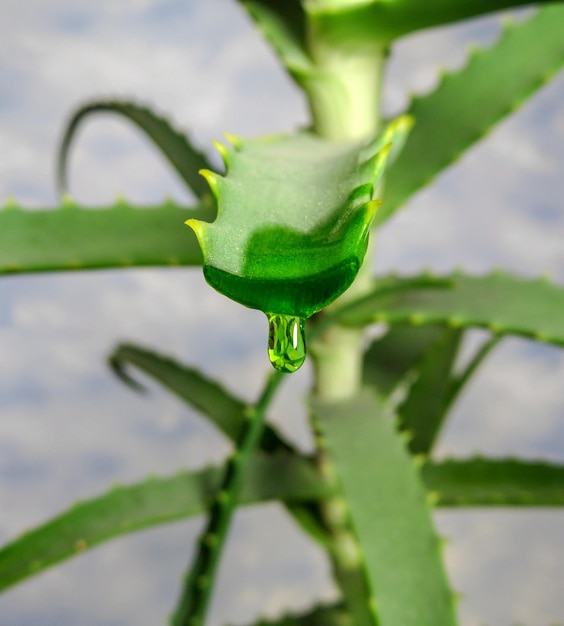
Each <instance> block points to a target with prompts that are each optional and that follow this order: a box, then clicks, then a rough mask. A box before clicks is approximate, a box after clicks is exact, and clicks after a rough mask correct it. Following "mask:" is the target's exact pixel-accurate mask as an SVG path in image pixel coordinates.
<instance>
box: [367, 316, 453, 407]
mask: <svg viewBox="0 0 564 626" xmlns="http://www.w3.org/2000/svg"><path fill="white" fill-rule="evenodd" d="M444 332H445V329H444V327H443V326H440V325H438V324H437V325H435V324H426V325H424V326H410V325H408V324H393V325H392V326H390V327H389V328H388V330H387V332H386V334H384V335H382V336H381V337H378V338H377V339H375V340H374V341H373V342H372V344H371V345H370V347H369V348H368V350H367V351H366V353H365V355H364V366H363V380H364V383H365V384H367V385H371V386H373V387H374V388H375V389H376V390H377V391H378V392H379V393H380V394H382V395H384V396H387V395H389V394H390V393H392V391H393V390H394V389H395V388H396V387H397V386H398V384H400V383H401V382H402V381H403V380H404V379H405V377H406V376H407V375H408V374H409V372H411V371H412V370H413V369H414V368H415V367H416V365H417V363H418V362H419V360H420V359H421V358H422V356H423V355H424V354H425V352H426V351H427V349H429V348H430V346H431V345H433V343H434V342H435V341H436V340H437V339H438V338H439V337H440V336H441V335H442V334H443V333H444Z"/></svg>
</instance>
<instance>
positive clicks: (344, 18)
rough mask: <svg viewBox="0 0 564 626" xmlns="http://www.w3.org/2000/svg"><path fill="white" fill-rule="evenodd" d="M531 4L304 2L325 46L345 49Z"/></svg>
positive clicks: (493, 0)
mask: <svg viewBox="0 0 564 626" xmlns="http://www.w3.org/2000/svg"><path fill="white" fill-rule="evenodd" d="M548 2H550V0H539V1H538V2H536V3H535V4H545V3H548ZM530 4H531V2H530V0H487V1H485V0H464V1H463V2H453V1H452V0H427V2H424V3H423V2H421V1H420V0H394V2H382V0H358V1H355V0H353V1H352V2H351V0H306V2H305V7H306V11H307V12H308V14H309V17H310V20H311V22H312V23H313V25H314V28H315V29H316V30H318V31H322V32H323V37H324V39H325V40H326V42H327V44H328V45H331V46H335V47H338V48H345V49H346V48H347V46H351V45H353V46H359V45H364V46H370V45H374V44H376V45H379V46H381V47H383V46H385V45H386V44H388V43H390V42H391V41H393V40H394V39H397V38H398V37H401V36H403V35H406V34H409V33H411V32H413V31H416V30H421V29H424V28H430V27H434V26H440V25H442V24H449V23H452V22H458V21H461V20H465V19H468V18H472V17H477V16H479V15H484V14H487V13H492V12H495V11H503V10H505V9H511V8H517V7H520V6H524V5H530Z"/></svg>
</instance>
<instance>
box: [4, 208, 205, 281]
mask: <svg viewBox="0 0 564 626" xmlns="http://www.w3.org/2000/svg"><path fill="white" fill-rule="evenodd" d="M214 214H215V209H214V207H213V206H212V205H211V204H210V203H203V204H201V205H200V206H198V207H195V208H192V209H190V208H186V207H180V206H178V205H176V204H175V203H173V202H166V203H164V204H162V205H160V206H153V207H134V206H132V205H130V204H128V203H127V202H125V201H119V202H117V203H116V204H114V205H113V206H110V207H104V208H96V209H94V208H92V209H91V208H86V207H80V206H78V205H75V204H74V203H72V202H67V203H65V204H63V205H62V206H60V207H57V208H55V209H54V210H51V209H49V210H23V209H21V208H20V207H18V206H17V205H14V204H10V205H8V206H6V207H4V208H3V209H1V210H0V275H1V274H14V273H27V272H45V271H65V270H76V269H102V268H114V267H147V266H162V265H164V266H167V265H172V266H175V265H189V266H190V265H201V254H200V249H199V247H198V244H197V242H196V239H195V237H193V235H191V233H189V232H187V230H186V228H184V227H183V225H182V223H183V221H185V220H186V219H187V218H190V217H198V218H199V219H213V216H214Z"/></svg>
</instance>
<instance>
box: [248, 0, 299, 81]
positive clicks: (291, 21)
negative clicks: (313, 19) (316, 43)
mask: <svg viewBox="0 0 564 626" xmlns="http://www.w3.org/2000/svg"><path fill="white" fill-rule="evenodd" d="M242 4H243V6H244V7H245V8H246V9H247V11H248V12H249V14H250V15H251V17H252V18H253V20H254V22H255V24H256V25H257V26H258V28H259V29H260V30H261V31H262V33H263V35H264V36H265V37H266V39H267V40H268V41H269V43H270V44H271V45H272V47H273V48H274V50H275V51H276V53H277V54H278V56H279V57H280V59H281V61H282V63H283V64H284V66H285V67H286V68H288V69H289V70H290V73H292V72H295V71H299V70H300V68H308V67H310V59H309V56H308V53H307V52H306V48H307V42H306V21H305V13H304V10H303V8H302V5H301V2H300V0H284V2H279V0H243V2H242Z"/></svg>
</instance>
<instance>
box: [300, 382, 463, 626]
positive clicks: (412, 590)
mask: <svg viewBox="0 0 564 626" xmlns="http://www.w3.org/2000/svg"><path fill="white" fill-rule="evenodd" d="M312 410H313V413H314V415H315V416H316V418H317V419H318V420H319V425H320V428H321V432H322V434H323V436H324V438H325V439H326V443H327V447H328V450H329V452H330V454H331V456H332V457H333V461H334V464H335V468H336V471H337V475H338V477H339V479H340V481H341V483H342V486H343V491H344V495H345V497H346V499H347V504H348V507H349V511H350V515H351V518H352V524H353V527H354V528H355V529H356V532H357V535H358V539H359V542H360V548H361V549H362V556H361V555H360V554H355V551H354V550H351V559H352V560H354V561H355V562H356V561H359V560H361V561H364V563H365V565H366V569H367V571H368V574H369V578H370V580H371V583H372V588H373V592H374V595H375V605H376V610H377V613H378V619H379V621H378V623H379V625H380V626H398V625H399V624H401V626H453V625H454V624H455V615H454V603H453V596H452V593H451V591H450V589H449V587H448V583H447V580H446V577H445V573H444V568H443V564H442V562H441V554H440V547H439V540H438V538H437V536H436V534H435V531H434V529H433V523H432V520H431V514H430V511H429V509H428V505H427V496H426V493H425V489H424V487H423V484H422V483H421V481H420V476H419V471H418V469H417V468H416V466H415V463H414V461H413V459H412V458H411V457H410V456H409V454H408V452H407V450H406V449H405V446H404V443H403V441H402V438H401V436H400V435H398V433H397V432H396V430H395V428H394V426H393V423H392V421H391V420H390V419H389V416H387V415H386V414H385V412H384V411H383V408H382V406H381V405H380V403H379V402H378V400H377V398H376V396H375V395H373V394H372V393H371V392H369V391H364V392H362V393H361V394H360V395H358V396H357V397H354V398H351V399H350V400H345V401H342V402H338V403H324V402H321V401H317V400H314V401H313V402H312ZM398 494H401V497H398ZM391 564H392V565H391Z"/></svg>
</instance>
